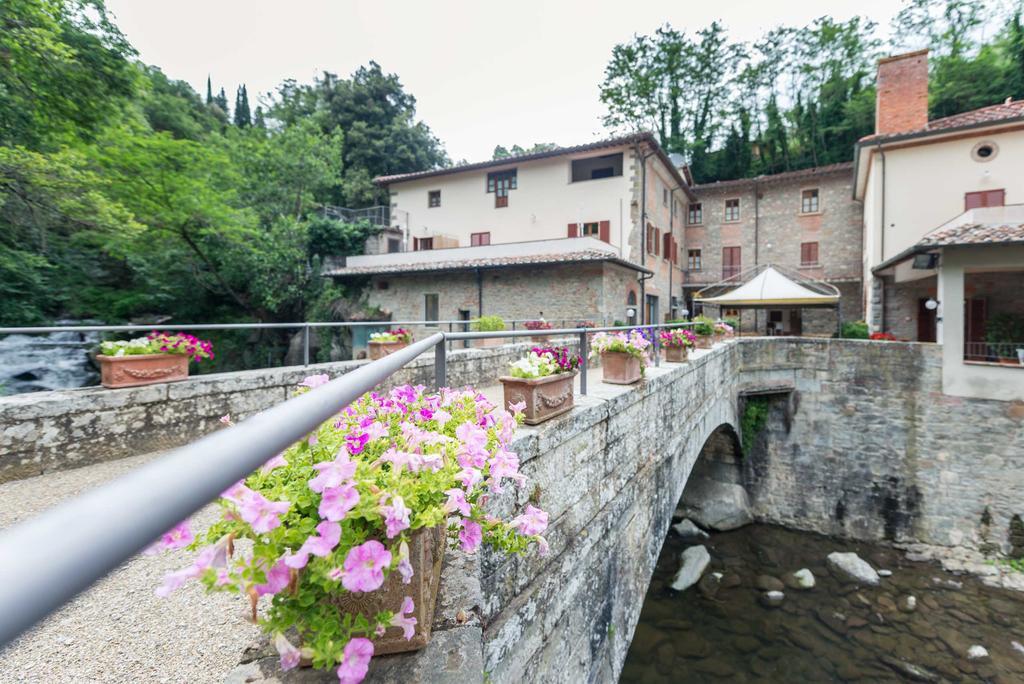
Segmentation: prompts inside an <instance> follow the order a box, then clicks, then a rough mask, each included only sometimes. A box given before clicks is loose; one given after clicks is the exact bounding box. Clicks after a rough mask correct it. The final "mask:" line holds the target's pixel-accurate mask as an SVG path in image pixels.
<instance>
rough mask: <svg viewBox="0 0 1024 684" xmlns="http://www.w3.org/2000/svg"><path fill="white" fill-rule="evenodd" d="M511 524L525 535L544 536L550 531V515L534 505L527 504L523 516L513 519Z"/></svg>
mask: <svg viewBox="0 0 1024 684" xmlns="http://www.w3.org/2000/svg"><path fill="white" fill-rule="evenodd" d="M510 524H511V525H512V526H513V527H516V528H518V529H519V531H520V532H521V533H523V534H528V535H534V534H543V533H544V530H546V529H548V514H547V513H545V512H544V511H542V510H541V509H539V508H537V507H536V506H534V505H533V504H526V510H525V511H524V512H523V514H522V515H519V516H517V517H515V518H513V519H512V521H511V523H510Z"/></svg>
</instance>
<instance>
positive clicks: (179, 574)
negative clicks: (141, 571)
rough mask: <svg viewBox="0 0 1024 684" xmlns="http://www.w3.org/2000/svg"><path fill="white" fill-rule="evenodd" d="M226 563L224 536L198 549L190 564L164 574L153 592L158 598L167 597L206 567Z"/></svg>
mask: <svg viewBox="0 0 1024 684" xmlns="http://www.w3.org/2000/svg"><path fill="white" fill-rule="evenodd" d="M227 563H228V537H227V536H224V537H223V538H222V539H221V540H220V541H218V542H217V543H216V544H211V545H210V546H207V547H206V548H204V549H203V550H202V551H200V552H199V555H198V556H196V559H195V560H194V561H193V562H192V565H190V566H188V567H187V568H182V569H181V570H175V571H174V572H172V573H168V574H167V575H165V576H164V583H163V584H162V585H160V586H159V587H157V588H156V591H155V592H154V593H156V595H157V596H159V597H160V598H167V597H168V596H170V595H171V592H173V591H175V590H176V589H178V588H179V587H180V586H181V585H183V584H184V583H185V582H187V581H188V580H190V579H195V578H197V577H199V576H201V575H202V574H203V573H204V572H206V570H207V569H208V568H223V567H224V566H226V565H227Z"/></svg>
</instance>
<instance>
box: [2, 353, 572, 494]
mask: <svg viewBox="0 0 1024 684" xmlns="http://www.w3.org/2000/svg"><path fill="white" fill-rule="evenodd" d="M569 346H571V347H574V345H573V344H570V345H569ZM529 347H530V345H528V344H525V343H520V344H515V345H506V346H503V347H494V348H486V349H456V350H454V351H452V352H449V354H448V366H447V372H448V384H449V385H451V386H452V387H462V386H465V385H487V384H493V383H495V382H497V377H498V376H499V375H501V374H502V373H503V372H504V371H505V370H506V369H507V368H508V364H509V363H511V362H512V361H514V360H515V359H516V358H518V357H520V356H521V355H522V354H523V353H524V352H525V351H526V350H527V349H528V348H529ZM365 363H367V362H366V361H342V362H336V363H323V364H316V365H311V366H308V367H302V366H290V367H285V368H268V369H261V370H252V371H240V372H236V373H217V374H213V375H202V376H196V377H192V378H189V379H188V380H185V381H183V382H177V383H161V384H156V385H148V386H145V387H130V388H126V389H118V390H108V389H105V388H102V387H85V388H80V389H71V390H57V391H52V392H35V393H31V394H18V395H14V396H9V397H0V482H7V481H9V480H17V479H21V478H24V477H31V476H33V475H41V474H42V473H46V472H52V471H55V470H65V469H68V468H77V467H80V466H84V465H89V464H92V463H99V462H102V461H110V460H114V459H118V458H124V457H126V456H136V455H139V454H145V453H150V452H153V451H160V450H163V449H170V448H173V447H177V446H181V445H183V444H186V443H188V442H190V441H193V440H195V439H197V438H199V437H200V436H202V435H204V434H206V433H208V432H210V431H212V430H214V429H216V428H217V427H218V426H219V425H220V417H221V416H223V415H224V414H226V413H230V414H231V416H232V418H234V419H236V420H238V419H244V418H247V417H249V416H251V415H253V414H255V413H258V412H260V411H262V410H264V409H267V408H269V407H271V406H273V405H274V404H278V403H280V402H282V401H284V400H285V399H287V398H288V397H289V396H290V395H291V393H292V392H293V391H294V389H295V387H296V386H297V385H298V383H299V382H301V381H302V379H303V378H304V377H306V376H307V375H312V374H315V373H327V374H328V375H330V376H331V377H332V378H334V377H337V376H339V375H343V374H345V373H348V372H350V371H352V370H355V369H356V368H359V367H360V366H362V365H364V364H365ZM433 382H434V359H433V355H432V354H430V355H426V356H421V357H420V358H418V359H416V360H415V361H413V362H412V363H410V364H409V365H408V366H406V367H405V368H403V369H402V370H401V371H399V372H398V373H396V374H395V375H394V376H392V378H391V380H390V382H389V383H388V385H387V386H394V385H401V384H406V383H410V384H423V385H428V386H430V385H432V384H433Z"/></svg>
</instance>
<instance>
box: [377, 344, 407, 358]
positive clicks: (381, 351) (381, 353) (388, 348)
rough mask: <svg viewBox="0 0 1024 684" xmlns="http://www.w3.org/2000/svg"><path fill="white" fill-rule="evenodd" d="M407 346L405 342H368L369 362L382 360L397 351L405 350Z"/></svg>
mask: <svg viewBox="0 0 1024 684" xmlns="http://www.w3.org/2000/svg"><path fill="white" fill-rule="evenodd" d="M408 346H409V344H408V343H406V342H372V341H371V342H370V360H371V361H376V360H377V359H383V358H384V357H385V356H387V355H388V354H394V353H395V352H396V351H398V350H399V349H405V348H406V347H408Z"/></svg>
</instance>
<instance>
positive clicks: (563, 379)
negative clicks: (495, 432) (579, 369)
mask: <svg viewBox="0 0 1024 684" xmlns="http://www.w3.org/2000/svg"><path fill="white" fill-rule="evenodd" d="M576 375H577V374H576V373H575V372H572V373H558V374H557V375H549V376H547V377H544V378H513V377H510V376H507V375H506V376H502V377H500V378H498V379H499V380H501V384H502V386H503V388H504V390H505V405H504V406H505V408H508V405H509V404H518V403H519V402H525V403H526V408H525V409H523V422H525V423H526V424H527V425H537V424H538V423H543V422H544V421H545V420H550V419H551V418H554V417H555V416H560V415H562V414H563V413H565V412H566V411H568V410H570V409H572V407H573V379H574V378H575V377H576Z"/></svg>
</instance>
